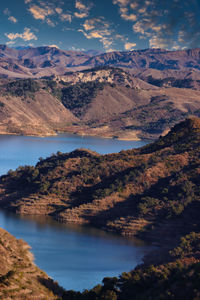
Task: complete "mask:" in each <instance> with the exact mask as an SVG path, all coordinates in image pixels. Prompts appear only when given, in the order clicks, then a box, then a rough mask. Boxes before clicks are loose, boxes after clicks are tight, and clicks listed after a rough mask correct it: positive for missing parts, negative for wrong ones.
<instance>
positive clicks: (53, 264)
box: [0, 211, 151, 291]
mask: <svg viewBox="0 0 200 300" xmlns="http://www.w3.org/2000/svg"><path fill="white" fill-rule="evenodd" d="M0 227H2V228H4V229H6V230H7V231H8V232H10V233H11V234H13V235H14V236H15V237H16V238H22V239H23V240H25V241H26V242H27V243H28V244H29V245H30V246H31V248H32V250H31V251H32V253H33V254H34V257H35V263H36V265H37V266H39V267H40V268H41V269H42V270H44V271H45V272H46V273H47V274H48V275H49V276H50V277H52V278H53V279H54V280H56V281H58V283H59V285H61V286H63V287H64V288H65V289H67V290H70V289H73V290H76V291H82V290H84V289H90V288H92V287H94V286H95V285H96V284H98V283H101V281H102V279H103V278H104V277H107V276H108V277H109V276H118V275H120V273H122V272H124V271H130V270H132V269H133V268H134V267H135V266H136V265H138V264H139V263H141V262H142V257H143V256H144V255H145V254H146V253H148V251H149V250H150V249H151V246H147V245H145V244H144V243H143V242H142V241H140V240H137V239H133V238H132V239H126V238H123V237H120V236H117V235H112V234H109V233H106V232H103V231H101V230H97V229H94V228H87V227H83V226H82V227H80V226H70V225H64V224H59V223H58V222H56V221H53V220H51V219H50V218H44V217H42V218H38V217H32V218H31V217H27V216H26V217H22V216H17V215H13V214H11V213H7V212H5V211H0Z"/></svg>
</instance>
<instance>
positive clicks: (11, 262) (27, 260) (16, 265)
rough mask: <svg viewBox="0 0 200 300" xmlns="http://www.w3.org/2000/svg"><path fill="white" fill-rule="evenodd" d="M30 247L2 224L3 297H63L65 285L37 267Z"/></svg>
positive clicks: (0, 295)
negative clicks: (59, 284)
mask: <svg viewBox="0 0 200 300" xmlns="http://www.w3.org/2000/svg"><path fill="white" fill-rule="evenodd" d="M29 249H30V247H29V245H28V244H26V243H25V242H24V241H22V240H17V239H16V238H14V237H13V236H12V235H10V234H9V233H8V232H7V231H5V230H3V229H2V228H0V299H3V300H8V299H16V300H23V299H24V300H32V299H38V300H45V299H51V300H54V299H61V297H60V296H61V295H62V293H63V290H62V288H60V287H59V286H58V285H57V284H56V283H55V282H54V281H53V280H52V279H51V278H49V277H48V275H47V274H45V273H44V272H43V271H41V270H40V269H39V268H38V267H36V265H35V264H34V262H33V255H32V253H31V252H30V251H29Z"/></svg>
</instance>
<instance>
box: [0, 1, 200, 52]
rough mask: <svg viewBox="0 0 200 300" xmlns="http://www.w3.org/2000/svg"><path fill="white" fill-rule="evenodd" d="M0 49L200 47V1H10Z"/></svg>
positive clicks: (0, 7) (4, 8)
mask: <svg viewBox="0 0 200 300" xmlns="http://www.w3.org/2000/svg"><path fill="white" fill-rule="evenodd" d="M0 37H1V39H0V43H1V44H7V45H8V46H10V47H16V46H20V45H26V46H28V45H30V46H34V47H37V46H43V45H55V46H57V47H59V48H61V49H65V50H90V49H94V50H100V51H103V52H109V51H113V50H120V51H129V50H133V49H145V48H165V49H170V50H178V49H187V48H195V47H200V0H146V1H143V0H93V1H91V0H57V1H56V0H48V1H44V0H7V1H1V3H0Z"/></svg>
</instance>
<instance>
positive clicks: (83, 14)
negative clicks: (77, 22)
mask: <svg viewBox="0 0 200 300" xmlns="http://www.w3.org/2000/svg"><path fill="white" fill-rule="evenodd" d="M75 7H76V9H77V10H78V11H76V12H75V13H74V16H75V17H76V18H79V19H83V18H87V17H88V15H89V11H90V9H91V4H90V5H87V6H86V5H85V4H83V3H82V2H81V1H79V0H76V2H75Z"/></svg>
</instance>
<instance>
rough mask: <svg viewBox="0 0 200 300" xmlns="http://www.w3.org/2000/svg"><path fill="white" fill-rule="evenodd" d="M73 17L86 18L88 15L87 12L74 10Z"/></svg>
mask: <svg viewBox="0 0 200 300" xmlns="http://www.w3.org/2000/svg"><path fill="white" fill-rule="evenodd" d="M74 15H75V17H77V18H79V19H83V18H87V16H88V12H82V13H81V12H75V13H74Z"/></svg>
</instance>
